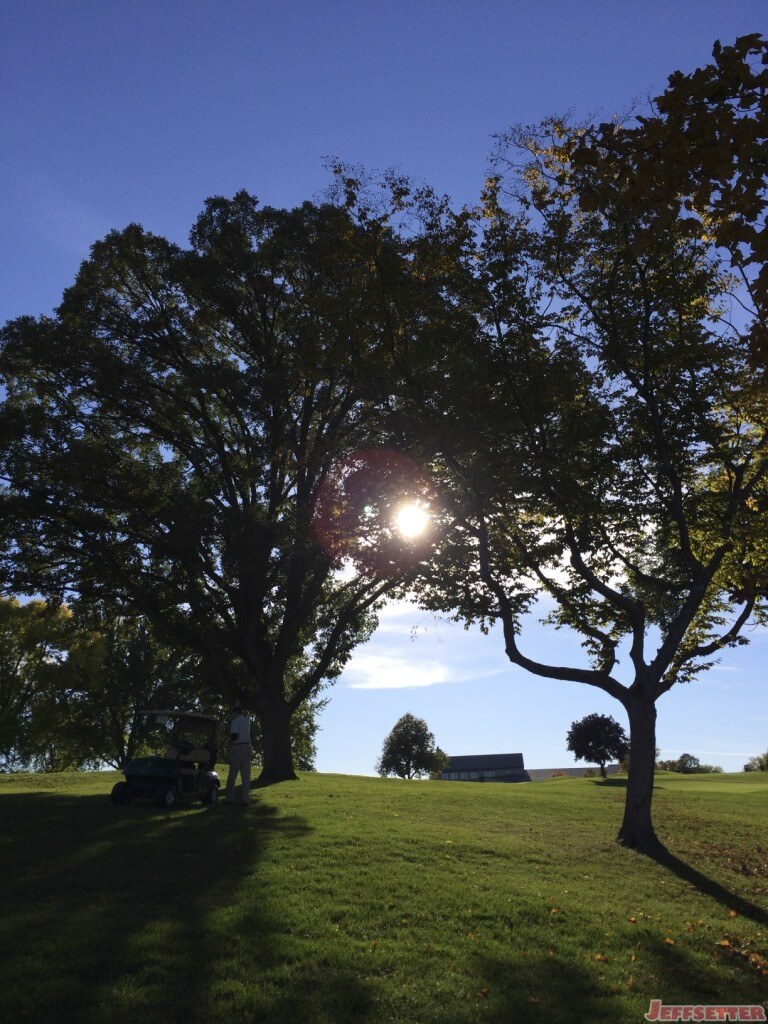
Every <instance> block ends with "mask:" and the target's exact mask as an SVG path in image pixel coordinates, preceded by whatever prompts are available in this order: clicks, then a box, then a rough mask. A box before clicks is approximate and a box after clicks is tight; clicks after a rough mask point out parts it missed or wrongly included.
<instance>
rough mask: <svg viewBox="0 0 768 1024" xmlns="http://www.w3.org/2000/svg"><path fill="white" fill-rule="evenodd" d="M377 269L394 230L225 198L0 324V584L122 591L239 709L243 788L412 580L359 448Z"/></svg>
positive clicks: (385, 267)
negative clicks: (58, 298)
mask: <svg viewBox="0 0 768 1024" xmlns="http://www.w3.org/2000/svg"><path fill="white" fill-rule="evenodd" d="M382 274H384V275H385V276H386V277H387V280H388V281H389V282H390V283H392V282H396V281H401V280H405V279H406V277H407V266H406V263H405V261H404V260H403V258H402V256H401V255H400V254H399V253H398V252H397V249H396V245H395V242H394V240H393V239H392V238H391V237H390V238H387V237H386V236H385V235H384V234H382V233H379V234H375V233H373V232H371V231H362V230H360V229H359V228H358V227H356V226H355V225H354V224H353V222H352V220H351V219H350V217H349V216H348V214H347V213H346V211H345V210H344V209H343V208H339V207H336V206H333V205H323V206H315V205H313V204H310V203H306V204H304V205H303V206H301V207H300V208H298V209H295V210H290V211H286V210H276V209H271V208H265V209H261V208H259V206H258V204H257V202H256V200H255V199H253V198H252V197H251V196H249V195H248V194H246V193H239V194H238V195H237V196H235V197H234V199H232V200H225V199H212V200H209V201H208V202H207V203H206V207H205V211H204V213H203V214H202V215H201V217H200V218H199V220H198V221H197V223H196V225H195V227H194V229H193V231H192V233H191V246H190V248H188V249H184V248H182V247H180V246H177V245H175V244H172V243H170V242H168V241H166V240H165V239H163V238H160V237H157V236H155V235H152V234H150V233H148V232H146V231H144V230H143V229H142V228H140V227H139V226H136V225H132V226H130V227H128V228H127V229H125V230H123V231H119V232H112V233H111V234H109V235H108V236H107V237H106V238H105V239H104V240H103V241H101V242H99V243H97V244H96V245H94V246H93V249H92V252H91V256H90V258H89V259H88V260H87V261H86V262H85V263H84V264H83V266H82V268H81V270H80V273H79V275H78V277H77V280H76V282H75V284H74V285H73V286H72V287H71V288H70V289H69V290H68V291H67V292H66V293H65V295H64V298H63V301H62V303H61V305H60V307H59V308H58V310H57V311H56V314H55V316H54V317H41V318H39V319H33V318H31V317H24V318H21V319H18V320H16V321H13V322H11V323H9V324H7V325H6V326H5V328H4V329H3V331H2V333H1V334H0V383H2V384H3V385H4V387H5V389H6V395H5V398H4V401H3V404H2V413H1V415H0V433H1V434H2V436H3V437H4V438H7V444H5V445H4V447H3V452H2V456H0V458H1V460H2V464H1V465H0V476H2V478H3V480H4V483H5V486H4V489H3V492H2V494H1V495H0V497H1V498H2V510H1V511H2V530H3V536H4V538H6V539H7V543H6V544H5V546H4V550H3V552H2V569H3V577H4V583H5V585H6V587H7V588H8V589H9V590H11V591H13V592H17V593H24V592H27V593H29V592H36V591H40V592H43V593H46V594H49V593H50V594H58V595H67V594H72V593H74V594H76V595H80V596H81V597H82V598H84V599H85V600H87V601H89V602H98V601H104V602H106V603H109V602H115V601H123V602H126V604H127V606H129V607H130V608H132V609H134V610H135V611H138V612H140V613H142V614H143V615H145V616H147V617H148V618H149V619H150V620H151V621H152V622H153V624H154V626H155V628H156V629H157V630H158V631H159V635H160V636H161V637H163V638H164V639H165V640H166V641H167V642H169V643H171V644H174V645H177V646H179V647H180V648H182V649H188V650H192V651H195V652H196V653H197V654H198V655H199V656H200V657H201V658H202V659H203V660H204V662H205V664H206V666H207V669H208V671H209V673H210V676H211V684H212V687H213V689H214V690H215V691H216V692H217V693H219V694H220V695H221V698H222V700H224V701H226V702H228V703H230V704H231V703H233V702H234V701H235V700H236V699H237V700H239V701H240V702H241V704H242V705H243V706H247V707H250V708H251V709H252V710H253V711H255V713H256V714H257V716H258V718H259V721H260V724H261V728H262V735H263V744H264V765H263V772H262V780H263V781H274V780H280V779H286V778H291V777H293V775H294V773H293V766H292V760H291V746H290V728H289V720H290V717H291V715H292V714H294V713H295V712H296V710H297V709H298V708H299V707H300V706H301V705H302V704H303V703H304V702H305V701H307V700H308V699H311V698H312V697H313V696H314V695H315V694H316V693H317V692H318V691H319V689H320V688H321V687H322V686H323V685H324V684H325V683H327V682H328V681H329V680H333V679H334V678H335V677H336V676H337V675H338V674H339V672H340V671H341V669H342V667H343V665H344V663H345V662H346V660H347V659H348V657H349V656H350V653H351V651H352V650H353V648H354V646H355V645H356V644H358V643H360V642H361V641H363V640H365V639H366V638H367V637H368V636H369V635H370V632H371V630H372V628H373V626H374V624H375V609H376V607H377V603H378V602H380V601H381V599H382V598H383V597H384V595H385V594H386V593H387V592H388V591H389V590H391V589H392V588H393V587H394V586H396V585H397V584H399V583H402V581H403V580H404V579H406V578H407V576H408V574H409V572H411V571H412V565H413V562H414V558H415V552H414V548H415V546H416V545H415V544H414V543H412V542H410V541H408V540H406V539H404V538H402V537H398V535H397V531H396V530H395V529H394V527H393V525H392V523H391V519H390V515H389V513H390V511H391V506H392V504H393V502H394V501H395V500H402V499H403V497H404V496H406V495H407V494H408V493H409V491H410V492H411V493H412V494H413V496H417V492H418V491H419V488H420V487H423V483H422V481H421V480H420V479H417V477H418V475H417V474H411V476H410V477H407V479H404V478H403V477H402V475H401V474H399V473H398V472H397V468H398V462H397V459H396V458H394V457H388V456H382V457H380V458H379V457H378V454H377V453H378V448H379V444H380V435H379V433H378V432H377V424H376V421H375V419H374V418H373V417H372V415H371V409H370V406H369V405H368V404H367V403H366V387H367V385H366V383H365V375H363V376H362V377H361V375H360V367H361V366H362V365H363V363H364V364H365V366H366V367H368V371H367V372H373V373H375V372H376V363H377V357H376V352H377V351H378V349H379V348H380V347H381V343H382V339H383V338H385V337H386V336H387V334H388V332H391V331H392V330H393V329H394V328H393V324H394V323H396V322H397V318H398V314H397V313H396V310H395V307H394V306H392V304H388V300H387V298H386V296H385V292H384V290H382V288H381V287H380V280H381V276H382ZM362 357H364V359H363V358H362ZM382 368H383V364H382V366H379V368H378V372H379V373H380V372H381V369H382ZM371 451H373V453H374V454H371ZM406 476H407V475H406ZM362 493H364V494H365V504H361V501H360V494H362ZM385 494H386V498H385V497H384V495H385Z"/></svg>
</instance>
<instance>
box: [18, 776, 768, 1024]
mask: <svg viewBox="0 0 768 1024" xmlns="http://www.w3.org/2000/svg"><path fill="white" fill-rule="evenodd" d="M118 777H119V776H117V775H116V774H114V775H113V774H80V775H62V776H37V777H34V776H0V872H1V873H0V878H1V879H2V904H1V905H2V912H1V913H0V949H2V956H0V1021H2V1022H3V1024H5V1022H9V1024H21V1022H24V1021H34V1022H35V1024H41V1022H46V1024H48V1022H54V1024H58V1022H61V1024H68V1022H73V1024H74V1022H77V1024H111V1022H118V1021H119V1022H121V1024H124V1022H125V1021H127V1020H130V1021H138V1020H152V1021H153V1022H155V1024H169V1022H176V1021H178V1022H190V1024H196V1022H200V1024H225V1022H226V1024H234V1022H265V1024H266V1022H275V1024H277V1022H280V1024H286V1022H287V1024H291V1022H294V1021H296V1022H306V1024H326V1022H327V1024H346V1022H349V1024H351V1022H355V1024H364V1022H376V1024H378V1022H397V1024H399V1022H403V1024H405V1022H409V1024H410V1022H415V1024H421V1022H425V1024H426V1022H440V1024H464V1022H470V1021H488V1022H499V1024H501V1022H505V1024H508V1022H517V1021H533V1022H535V1021H542V1022H543V1021H547V1022H574V1024H576V1022H578V1024H587V1022H605V1024H609V1022H610V1024H615V1022H625V1021H626V1022H629V1021H633V1022H637V1021H642V1019H643V1014H644V1013H645V1012H647V1010H648V1006H649V1002H650V1000H651V999H652V998H658V999H662V1000H664V1001H665V1002H667V1003H741V1004H762V1005H766V999H768V974H767V973H766V968H767V966H768V913H767V912H766V907H768V829H767V827H766V826H768V779H766V776H763V775H752V774H746V775H739V776H711V777H703V776H700V777H696V776H693V777H678V776H672V775H661V776H660V777H659V779H658V786H657V791H656V797H655V807H656V820H657V826H658V829H659V832H660V834H661V836H662V837H663V838H664V840H665V841H666V842H667V844H668V846H669V848H670V850H671V851H672V853H673V857H671V858H670V859H669V860H668V861H667V862H666V863H658V862H655V861H653V860H650V859H648V858H645V857H642V856H639V855H637V854H634V853H632V852H630V851H627V850H623V849H621V848H619V847H617V846H616V845H615V843H614V836H615V834H616V831H617V829H618V825H619V822H620V818H621V812H622V806H623V799H624V789H623V781H622V780H621V779H609V780H608V781H607V782H602V781H601V780H592V779H553V780H551V781H547V782H540V783H532V784H529V785H503V784H484V785H472V784H467V783H464V784H462V783H429V782H417V783H413V782H412V783H406V782H400V781H395V780H380V779H368V778H355V777H348V776H331V775H304V776H302V778H301V779H300V780H299V781H298V782H294V783H285V784H282V785H278V786H273V787H270V788H266V789H261V790H256V791H255V794H254V797H255V799H254V802H253V803H252V804H251V806H250V807H249V808H245V809H244V808H240V807H239V806H237V807H229V806H224V805H222V804H219V805H218V806H216V807H213V808H207V807H202V806H200V805H188V806H186V807H182V808H179V809H176V810H174V811H170V812H166V811H161V810H158V809H156V808H154V807H153V806H151V805H148V804H139V803H136V804H133V805H131V806H128V807H118V806H113V805H112V804H111V803H110V802H109V790H110V788H111V786H112V784H113V782H114V781H115V779H116V778H118Z"/></svg>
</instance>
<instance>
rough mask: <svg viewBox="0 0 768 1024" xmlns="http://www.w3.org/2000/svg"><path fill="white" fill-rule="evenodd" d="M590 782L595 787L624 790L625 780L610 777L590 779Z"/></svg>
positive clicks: (625, 786)
mask: <svg viewBox="0 0 768 1024" xmlns="http://www.w3.org/2000/svg"><path fill="white" fill-rule="evenodd" d="M590 782H591V783H592V784H593V785H595V786H601V787H603V788H605V789H626V788H627V780H626V779H612V778H611V777H610V776H609V777H608V778H607V779H590Z"/></svg>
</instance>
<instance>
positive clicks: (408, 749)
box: [376, 714, 445, 779]
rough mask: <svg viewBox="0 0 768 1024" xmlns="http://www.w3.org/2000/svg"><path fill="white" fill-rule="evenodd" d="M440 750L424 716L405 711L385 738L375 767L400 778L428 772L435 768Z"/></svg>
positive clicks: (409, 777) (384, 774)
mask: <svg viewBox="0 0 768 1024" xmlns="http://www.w3.org/2000/svg"><path fill="white" fill-rule="evenodd" d="M438 750H439V748H437V747H435V737H434V736H433V735H432V733H431V732H430V731H429V729H428V728H427V723H426V722H425V721H424V719H423V718H415V717H414V716H413V715H411V714H406V715H403V717H402V718H400V719H398V721H397V722H396V723H395V725H394V728H393V729H392V732H391V733H390V734H389V736H387V738H386V739H385V740H384V746H383V748H382V751H381V757H380V758H379V760H378V762H377V764H376V771H377V772H378V773H379V775H381V776H382V777H384V776H386V775H397V776H398V777H399V778H401V779H414V778H418V777H420V776H423V775H429V774H430V773H431V772H433V771H434V770H435V767H436V757H438V756H439V755H438ZM440 753H442V751H441V752H440ZM443 756H445V755H443Z"/></svg>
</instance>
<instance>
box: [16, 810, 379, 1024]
mask: <svg viewBox="0 0 768 1024" xmlns="http://www.w3.org/2000/svg"><path fill="white" fill-rule="evenodd" d="M0 806H1V809H2V821H3V828H2V831H1V832H0V877H2V878H3V879H4V882H5V885H4V898H3V903H4V907H3V914H2V915H1V916H0V947H2V948H3V949H4V951H5V952H4V954H3V956H2V957H0V986H1V988H2V992H3V1012H2V1014H0V1018H2V1019H3V1020H9V1021H11V1020H12V1021H14V1024H23V1022H27V1021H29V1022H32V1021H35V1022H39V1021H41V1020H56V1021H57V1024H118V1022H119V1024H124V1022H125V1020H126V1019H140V1018H141V1017H144V1016H148V1017H152V1018H153V1019H155V1020H161V1021H163V1024H175V1022H184V1024H198V1022H201V1024H202V1022H203V1021H205V1022H206V1024H209V1022H212V1021H219V1020H224V1019H227V1018H228V1017H231V1019H237V1020H248V1021H249V1022H250V1021H258V1022H260V1024H261V1022H264V1024H267V1022H275V1024H277V1022H281V1024H282V1022H283V1021H284V1020H285V1019H286V1015H285V1012H284V1002H285V996H284V993H283V991H281V990H280V989H279V987H277V986H275V984H274V983H273V982H272V981H271V980H269V979H265V977H264V976H262V973H261V972H262V970H265V969H267V968H269V969H271V970H272V973H273V974H274V973H275V971H276V970H277V972H278V973H279V967H280V963H281V961H280V957H281V956H283V955H284V954H285V953H286V946H285V942H284V941H283V940H284V936H283V938H282V939H281V922H280V916H279V907H275V906H273V905H272V904H271V903H270V898H269V893H268V892H266V891H265V890H264V887H263V885H260V884H259V881H260V862H261V861H262V860H263V858H264V856H265V854H266V852H267V850H268V848H269V846H270V843H272V842H273V841H276V840H285V838H286V837H288V838H289V839H290V842H291V843H293V842H301V840H302V837H304V836H306V835H307V834H308V833H309V832H310V831H311V829H310V827H309V825H308V824H307V822H306V821H305V820H304V819H303V818H301V817H299V816H297V815H286V814H285V813H281V812H280V811H279V810H278V808H277V807H274V806H271V805H270V804H268V803H267V802H266V801H265V799H264V796H261V797H260V798H259V799H256V800H254V801H252V803H251V804H250V806H249V807H240V806H239V805H238V806H234V807H233V806H225V805H223V804H221V803H220V804H218V805H215V806H212V807H203V806H201V805H200V804H195V805H192V804H190V805H184V806H182V807H179V808H176V809H174V810H172V811H165V810H160V809H157V808H154V807H153V806H151V805H147V804H146V803H139V802H134V803H133V804H131V805H128V806H118V805H114V804H111V803H110V800H109V795H108V792H105V794H104V795H103V796H101V795H97V796H91V795H88V796H75V795H62V794H61V793H45V792H43V793H40V792H34V793H12V794H4V795H3V796H2V798H0ZM276 965H277V966H276ZM316 973H317V972H315V971H314V969H313V965H312V964H311V963H308V964H307V965H306V966H305V965H303V964H302V965H301V967H300V968H299V969H298V972H297V969H296V966H295V965H294V966H293V968H292V975H293V976H294V978H296V980H297V982H298V986H297V987H298V989H300V990H301V989H304V990H306V992H308V993H310V994H313V998H314V1000H315V1001H318V1000H319V1001H320V1003H322V1001H323V999H327V1000H328V1001H329V1002H331V1003H332V1002H333V1001H334V999H335V1000H336V1004H337V1005H336V1009H337V1011H338V1012H336V1011H335V1012H334V1013H333V1014H331V1015H329V1017H328V1019H329V1020H331V1019H333V1020H337V1021H339V1022H343V1024H347V1022H349V1024H351V1022H352V1021H355V1022H360V1021H363V1022H364V1021H365V1020H366V1019H367V1015H368V1013H369V1009H370V1005H371V998H370V994H369V992H368V991H367V989H366V987H365V985H364V983H361V982H360V981H359V980H357V979H350V978H335V977H334V976H333V972H330V974H327V976H326V977H325V978H323V979H322V985H321V984H320V982H319V979H318V978H317V977H316ZM339 992H343V993H344V999H342V1000H340V999H339V998H338V993H339Z"/></svg>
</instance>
